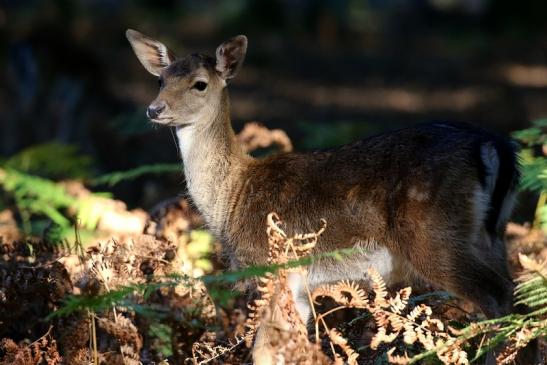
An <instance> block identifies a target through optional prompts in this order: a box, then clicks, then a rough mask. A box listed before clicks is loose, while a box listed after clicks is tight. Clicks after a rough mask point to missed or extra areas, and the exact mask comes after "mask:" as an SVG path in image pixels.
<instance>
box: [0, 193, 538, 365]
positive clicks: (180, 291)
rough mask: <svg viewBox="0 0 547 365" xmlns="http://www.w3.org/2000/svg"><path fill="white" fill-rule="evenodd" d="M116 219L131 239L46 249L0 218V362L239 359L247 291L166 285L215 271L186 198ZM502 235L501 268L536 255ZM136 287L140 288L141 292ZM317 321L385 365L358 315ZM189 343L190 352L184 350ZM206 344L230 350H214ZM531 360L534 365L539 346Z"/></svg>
mask: <svg viewBox="0 0 547 365" xmlns="http://www.w3.org/2000/svg"><path fill="white" fill-rule="evenodd" d="M82 189H83V188H82ZM116 204H120V202H117V203H116ZM143 216H144V217H145V219H144V220H143V219H142V218H143ZM117 219H119V221H118V223H120V222H121V223H120V225H118V227H129V226H131V222H135V221H139V222H144V224H143V225H142V226H139V225H137V226H138V227H140V228H142V229H143V232H142V233H136V232H131V229H126V230H125V232H124V231H121V232H115V231H114V230H111V231H110V232H109V233H108V234H105V235H103V236H101V237H96V238H94V239H93V240H92V241H90V242H88V243H87V244H86V245H85V246H84V245H82V244H81V243H78V242H77V244H76V245H74V246H70V245H68V244H65V245H62V244H61V245H59V244H51V243H49V242H47V240H45V239H44V238H34V239H28V238H25V239H23V236H22V234H21V232H20V231H19V228H18V226H17V223H16V221H15V219H14V216H13V214H12V212H11V211H9V210H5V211H3V212H2V213H1V214H0V255H1V256H0V279H1V283H2V286H1V289H0V309H1V311H0V338H1V342H0V364H3V365H7V364H25V365H30V364H33V365H34V364H46V363H47V364H58V363H64V364H89V363H93V361H97V363H103V364H138V363H139V362H140V363H143V364H154V363H156V364H158V363H161V364H183V363H188V362H189V363H192V361H194V362H195V363H198V362H199V361H203V360H204V359H210V358H211V357H215V356H216V355H219V356H218V357H217V358H215V359H213V360H209V362H211V363H231V364H238V363H250V362H251V358H250V350H249V348H248V347H246V346H245V344H243V343H241V341H239V342H237V341H236V339H238V338H241V337H242V336H244V334H245V327H244V326H245V321H246V319H247V314H248V308H247V302H248V300H249V297H248V295H247V294H245V293H243V292H237V291H233V289H232V288H231V286H230V285H224V287H222V285H221V287H220V288H219V287H215V286H214V285H213V286H211V285H207V287H206V286H205V285H203V283H202V282H199V281H195V280H193V279H189V280H191V281H190V282H191V283H192V284H191V285H190V286H189V285H186V284H181V281H179V282H177V284H174V285H173V284H170V283H169V282H168V280H169V279H168V278H170V275H173V274H177V275H188V276H189V277H195V276H199V275H202V274H205V273H207V274H210V275H215V274H217V273H219V272H221V271H222V264H221V263H220V261H219V259H218V258H219V245H218V243H217V242H214V241H211V238H210V236H208V235H207V234H206V233H205V232H204V231H202V230H201V225H202V223H203V222H202V219H201V217H200V216H199V214H197V213H196V212H195V211H193V210H192V208H191V206H190V205H189V204H188V202H187V201H186V200H184V199H173V200H171V201H169V202H166V203H164V204H162V205H161V206H159V207H158V208H157V209H155V210H154V211H153V212H151V213H144V212H143V211H140V210H134V211H124V209H123V204H122V206H121V209H120V206H118V215H117ZM123 222H125V224H123ZM128 222H130V223H128ZM140 228H137V229H140ZM265 232H266V227H265ZM265 234H266V233H265ZM507 238H508V246H509V261H510V264H511V269H512V271H513V272H515V273H518V272H519V270H520V269H521V268H520V265H519V260H518V253H524V254H526V255H529V256H531V257H534V258H536V259H540V260H545V259H547V247H546V244H545V243H546V238H545V236H544V235H543V234H542V233H541V232H539V231H534V230H531V229H530V228H529V227H527V226H523V225H517V224H512V223H510V224H509V226H508V229H507ZM162 282H163V284H165V285H161V283H162ZM158 284H159V285H158ZM153 285H156V286H153ZM146 286H149V287H151V289H150V288H148V289H146V290H143V287H146ZM124 288H130V289H129V290H128V291H125V292H123V290H124ZM208 289H209V291H214V292H215V293H212V292H208ZM120 290H121V291H122V292H123V294H122V296H121V297H115V298H114V297H111V298H109V299H107V300H106V301H102V302H101V301H100V300H96V301H89V302H86V303H85V305H86V306H87V310H82V308H76V309H78V310H75V311H73V312H70V313H68V312H67V313H66V314H65V315H62V316H53V317H51V315H52V313H55V311H58V310H59V309H60V308H67V307H69V308H70V306H71V305H70V301H69V302H66V300H67V298H68V297H69V296H71V295H83V296H85V297H87V298H93V297H94V296H97V295H103V297H104V295H105V294H108V293H109V292H110V293H116V292H120ZM216 291H219V292H221V293H224V294H225V295H224V296H223V295H219V294H218V293H217V292H216ZM428 292H429V293H430V294H431V292H433V294H431V295H428V294H427V293H428ZM435 293H439V292H438V291H435V290H434V288H430V290H429V291H425V292H422V293H420V295H418V299H417V300H419V301H421V302H423V303H426V304H427V305H428V306H430V307H431V308H432V310H433V313H434V315H435V316H436V317H437V318H439V319H441V320H442V321H443V322H444V323H452V324H453V325H454V323H460V324H466V323H470V322H473V321H477V320H480V319H481V318H482V315H481V314H480V313H479V312H478V311H477V310H476V308H474V307H473V306H472V305H470V304H469V303H466V302H464V301H461V300H458V299H455V298H453V297H450V296H448V295H447V294H446V293H443V292H441V294H439V295H437V294H435ZM107 296H108V295H107ZM211 298H215V304H216V305H214V304H213V302H212V301H211ZM420 298H421V299H420ZM113 303H115V305H113ZM327 307H328V304H327ZM318 308H319V310H321V309H322V306H318ZM329 324H331V325H335V326H336V327H337V328H338V329H339V330H340V331H341V333H343V334H344V336H345V337H346V338H347V339H348V340H349V343H350V344H351V346H352V347H353V348H354V349H356V351H357V352H358V353H359V355H360V356H359V363H361V364H379V363H385V362H382V361H384V360H382V356H385V351H386V350H387V348H383V347H380V348H378V350H376V351H373V350H371V348H370V340H371V337H372V335H373V334H374V331H375V328H374V323H373V322H372V321H371V319H370V316H367V315H366V312H365V311H363V310H357V309H349V310H345V311H342V312H339V313H338V314H336V315H334V316H333V318H330V319H329ZM312 337H313V336H312ZM198 342H199V343H200V344H201V345H200V346H201V347H196V345H194V344H195V343H198ZM218 345H222V346H223V347H224V348H229V347H231V346H233V349H231V350H230V351H225V349H224V348H220V349H221V350H219V348H214V346H218ZM193 346H194V347H193ZM327 348H328V347H327ZM193 350H194V351H193ZM196 351H197V352H196ZM208 351H209V352H208ZM325 352H326V353H328V351H325ZM221 353H222V355H220V354H221ZM542 354H543V358H544V359H546V351H545V346H544V344H543V347H542ZM162 361H163V362H162ZM206 362H207V361H206Z"/></svg>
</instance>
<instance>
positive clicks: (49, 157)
mask: <svg viewBox="0 0 547 365" xmlns="http://www.w3.org/2000/svg"><path fill="white" fill-rule="evenodd" d="M1 165H2V166H3V167H4V168H9V169H14V170H18V171H21V172H25V173H28V174H32V175H38V176H42V177H47V178H50V179H54V180H57V179H79V178H87V177H89V176H90V173H91V170H92V165H93V159H92V158H91V156H88V155H84V154H81V153H80V152H79V151H78V148H77V147H76V146H72V145H65V144H60V143H56V142H50V143H44V144H39V145H35V146H31V147H28V148H26V149H24V150H22V151H20V152H18V153H17V154H15V155H13V156H11V157H9V158H8V159H7V160H5V161H4V162H3V163H2V164H1Z"/></svg>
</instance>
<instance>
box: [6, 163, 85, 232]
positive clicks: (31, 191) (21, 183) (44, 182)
mask: <svg viewBox="0 0 547 365" xmlns="http://www.w3.org/2000/svg"><path fill="white" fill-rule="evenodd" d="M0 185H1V186H2V187H3V188H4V190H5V191H6V192H8V193H10V194H11V195H12V196H13V198H14V200H15V203H16V205H17V207H18V209H19V210H20V212H21V213H22V214H23V215H27V218H30V215H31V214H37V215H44V216H47V217H48V218H50V219H51V220H52V221H53V222H55V223H56V224H58V225H60V226H63V227H67V226H70V221H69V220H68V219H67V218H66V217H65V215H64V214H63V212H62V210H63V209H66V208H69V207H71V206H73V205H75V204H76V199H74V198H73V197H71V196H70V195H68V194H67V192H66V190H65V189H64V188H63V187H62V186H60V185H58V184H56V183H55V182H53V181H51V180H48V179H44V178H41V177H38V176H33V175H29V174H25V173H23V172H19V171H17V170H13V169H9V168H8V169H4V170H0Z"/></svg>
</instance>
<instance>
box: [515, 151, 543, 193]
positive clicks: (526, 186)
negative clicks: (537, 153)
mask: <svg viewBox="0 0 547 365" xmlns="http://www.w3.org/2000/svg"><path fill="white" fill-rule="evenodd" d="M521 174H522V177H521V182H520V186H521V189H523V190H529V191H535V192H542V191H546V190H547V159H545V158H533V159H529V160H526V159H523V161H522V164H521Z"/></svg>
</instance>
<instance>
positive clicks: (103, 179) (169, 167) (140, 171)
mask: <svg viewBox="0 0 547 365" xmlns="http://www.w3.org/2000/svg"><path fill="white" fill-rule="evenodd" d="M181 171H182V166H181V164H169V163H163V164H154V165H144V166H139V167H137V168H134V169H131V170H127V171H117V172H112V173H108V174H105V175H102V176H99V177H96V178H94V179H92V180H91V181H90V183H91V185H108V186H114V185H116V184H118V183H120V182H122V181H125V180H133V179H136V178H138V177H140V176H142V175H146V174H164V173H169V172H179V173H180V172H181Z"/></svg>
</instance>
